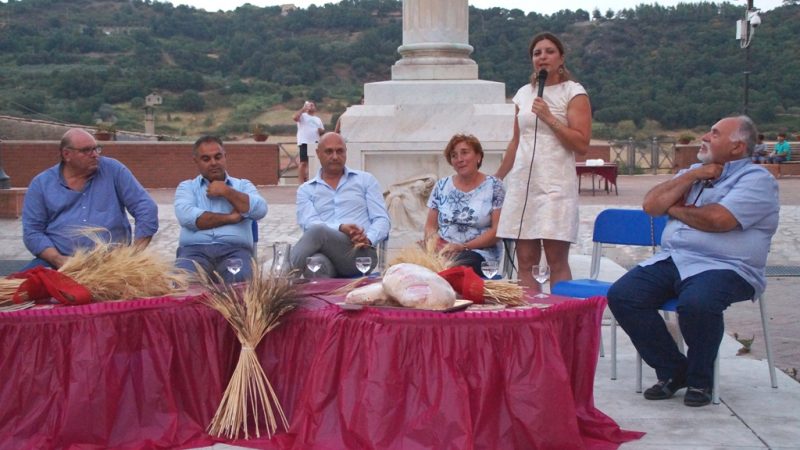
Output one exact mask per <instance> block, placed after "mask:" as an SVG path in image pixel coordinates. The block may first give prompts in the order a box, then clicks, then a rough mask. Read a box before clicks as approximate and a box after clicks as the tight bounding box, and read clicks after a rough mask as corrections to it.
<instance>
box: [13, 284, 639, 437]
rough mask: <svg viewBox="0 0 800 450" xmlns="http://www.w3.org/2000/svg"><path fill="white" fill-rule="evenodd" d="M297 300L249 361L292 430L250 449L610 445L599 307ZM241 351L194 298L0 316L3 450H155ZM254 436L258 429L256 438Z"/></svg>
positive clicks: (197, 423) (187, 425) (559, 302)
mask: <svg viewBox="0 0 800 450" xmlns="http://www.w3.org/2000/svg"><path fill="white" fill-rule="evenodd" d="M327 287H328V285H327V284H326V283H321V284H320V285H316V286H308V287H304V288H305V289H306V298H307V299H308V300H307V307H305V308H303V309H301V310H298V311H295V312H293V313H291V314H290V315H289V316H287V317H285V318H284V320H283V324H282V325H281V326H280V327H279V328H278V329H276V330H274V331H273V332H272V333H270V334H269V335H267V337H266V338H265V340H264V342H262V344H261V345H260V346H259V348H258V352H259V355H260V358H261V360H262V363H263V365H264V368H265V371H266V373H267V376H268V377H269V378H270V380H271V381H272V382H273V385H274V386H275V387H276V391H277V393H278V396H279V398H280V399H281V403H282V405H283V407H284V410H285V411H286V413H287V416H288V417H289V421H290V430H289V431H288V432H286V431H283V430H282V431H281V432H279V435H277V436H276V437H274V438H273V439H272V440H271V441H268V440H266V439H261V440H254V441H238V442H234V443H238V444H241V445H248V446H251V447H252V446H257V447H259V448H326V449H332V448H342V449H343V448H404V449H407V448H459V449H464V448H467V449H469V448H526V449H532V448H559V449H566V448H598V449H600V448H616V447H617V446H618V444H619V443H621V442H625V441H628V440H632V439H636V438H638V437H639V436H641V434H642V433H636V432H628V431H623V430H620V429H619V427H618V426H617V425H616V423H615V422H614V421H613V420H612V419H611V418H609V417H608V416H606V415H604V414H603V413H602V412H600V411H599V410H597V409H596V408H595V407H594V403H593V381H594V372H595V367H596V363H597V350H598V332H599V331H598V330H599V324H600V317H601V315H602V311H603V308H604V307H605V300H604V299H603V298H599V297H598V298H594V299H590V300H587V301H578V300H567V299H563V298H556V297H552V298H551V301H552V302H553V303H555V304H554V306H552V307H550V308H548V309H544V310H538V309H533V310H524V311H504V312H499V313H498V312H481V313H471V312H460V313H449V314H444V313H435V312H421V311H394V310H391V311H390V310H380V309H376V308H366V309H364V310H362V311H343V310H341V309H340V308H339V307H337V306H334V305H330V304H329V303H327V301H331V300H338V299H336V298H330V297H321V296H315V295H314V290H315V289H317V290H318V291H317V292H321V291H324V290H326V289H327ZM238 354H239V344H238V342H237V341H236V339H235V336H234V334H233V332H232V331H231V330H230V329H229V326H228V325H227V323H226V322H225V321H224V319H222V317H221V316H219V315H218V314H217V313H216V312H215V311H213V310H211V309H209V308H207V307H206V306H204V305H202V304H200V303H199V302H197V301H196V298H194V297H186V298H181V299H175V298H161V299H147V300H135V301H129V302H120V303H105V304H93V305H86V306H79V307H61V308H55V309H51V310H27V311H19V312H15V313H4V314H0V373H1V374H3V380H4V382H3V383H0V399H2V401H0V448H9V449H11V448H14V449H20V448H37V449H38V448H65V447H69V448H108V447H114V448H129V449H134V448H136V449H139V448H163V447H191V446H204V445H209V444H211V443H213V442H224V441H222V440H219V439H215V438H211V437H210V436H208V435H207V434H206V433H205V428H206V427H207V425H208V423H209V422H210V420H211V418H212V417H213V415H214V412H215V411H216V408H217V406H218V404H219V401H220V399H221V396H222V392H223V390H224V389H225V387H226V385H227V381H228V379H229V377H230V375H231V373H232V372H233V368H234V366H235V364H236V361H237V359H238ZM262 430H263V427H262Z"/></svg>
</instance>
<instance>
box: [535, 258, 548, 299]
mask: <svg viewBox="0 0 800 450" xmlns="http://www.w3.org/2000/svg"><path fill="white" fill-rule="evenodd" d="M531 273H532V274H533V278H534V279H535V280H536V282H538V283H539V285H540V287H541V285H542V284H544V283H545V282H547V280H548V279H549V278H550V266H547V265H544V264H540V265H538V266H533V267H532V268H531ZM534 297H536V298H547V294H545V293H543V292H539V293H538V294H537V295H535V296H534Z"/></svg>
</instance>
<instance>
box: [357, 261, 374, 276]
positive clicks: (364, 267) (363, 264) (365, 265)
mask: <svg viewBox="0 0 800 450" xmlns="http://www.w3.org/2000/svg"><path fill="white" fill-rule="evenodd" d="M371 266H372V258H371V257H369V256H359V257H357V258H356V269H358V271H359V272H361V275H362V276H367V273H368V272H369V269H370V267H371Z"/></svg>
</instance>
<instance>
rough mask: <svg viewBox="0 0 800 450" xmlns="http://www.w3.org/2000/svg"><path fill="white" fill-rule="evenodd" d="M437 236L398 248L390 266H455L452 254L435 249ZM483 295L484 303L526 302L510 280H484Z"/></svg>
mask: <svg viewBox="0 0 800 450" xmlns="http://www.w3.org/2000/svg"><path fill="white" fill-rule="evenodd" d="M436 244H437V237H436V236H432V237H431V238H429V239H427V240H426V241H425V242H424V243H423V244H422V245H421V246H419V245H415V246H412V247H409V248H404V249H402V250H400V252H399V253H398V255H397V257H395V258H394V259H393V260H392V261H391V262H390V263H389V265H390V266H393V265H395V264H400V263H411V264H416V265H418V266H422V267H427V268H428V269H431V270H432V271H434V272H437V273H438V272H441V271H443V270H445V269H449V268H450V267H454V266H456V265H457V264H456V260H455V258H454V256H453V255H452V254H448V253H445V252H443V251H441V250H438V249H437V245H436ZM483 297H484V299H485V301H486V303H498V304H503V305H508V306H520V305H524V304H526V303H527V302H526V301H525V300H524V299H523V298H522V287H521V286H519V285H518V284H516V283H513V282H510V281H498V280H486V281H484V283H483Z"/></svg>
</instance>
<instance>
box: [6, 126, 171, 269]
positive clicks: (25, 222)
mask: <svg viewBox="0 0 800 450" xmlns="http://www.w3.org/2000/svg"><path fill="white" fill-rule="evenodd" d="M102 151H103V149H102V147H100V146H99V145H97V141H95V139H94V137H93V136H92V135H91V134H89V133H88V132H87V131H85V130H82V129H80V128H71V129H69V130H67V132H66V133H64V136H63V137H62V138H61V143H60V145H59V152H60V154H61V162H60V163H58V164H56V165H55V166H53V167H51V168H49V169H47V170H45V171H44V172H42V173H40V174H39V175H37V176H36V177H35V178H34V179H33V180H32V181H31V183H30V185H29V186H28V191H27V192H26V193H25V204H24V206H23V209H22V233H23V241H24V243H25V247H27V248H28V250H29V251H30V252H31V253H33V254H34V255H35V256H36V258H35V259H34V260H33V261H32V262H31V263H30V264H28V265H27V266H26V267H25V269H30V268H31V267H34V266H45V267H51V268H55V269H57V268H59V267H61V266H62V265H63V264H64V263H65V262H66V260H67V258H69V257H70V256H72V254H73V253H74V252H75V250H76V249H77V248H79V247H82V248H91V247H94V242H93V241H92V240H91V239H90V238H89V237H87V236H85V235H83V234H81V232H80V230H81V229H84V228H102V229H104V230H106V231H107V232H108V233H107V234H103V235H102V236H101V237H103V238H108V240H109V241H110V242H120V243H126V244H127V243H130V242H131V237H133V240H134V242H135V243H136V245H141V246H146V245H147V244H148V243H149V242H150V239H151V238H152V237H153V235H154V234H156V231H158V207H157V206H156V203H155V202H154V201H153V199H152V198H150V195H149V194H148V193H147V191H145V190H144V188H143V187H142V185H141V184H139V182H138V181H137V180H136V178H135V177H134V176H133V174H132V173H131V171H130V170H128V168H127V167H125V166H124V165H123V164H122V163H120V162H119V161H117V160H116V159H112V158H107V157H105V156H100V153H101V152H102ZM127 213H130V214H131V215H132V216H133V218H134V220H135V222H136V231H135V233H133V234H132V233H131V225H130V222H129V221H128V215H127Z"/></svg>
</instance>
